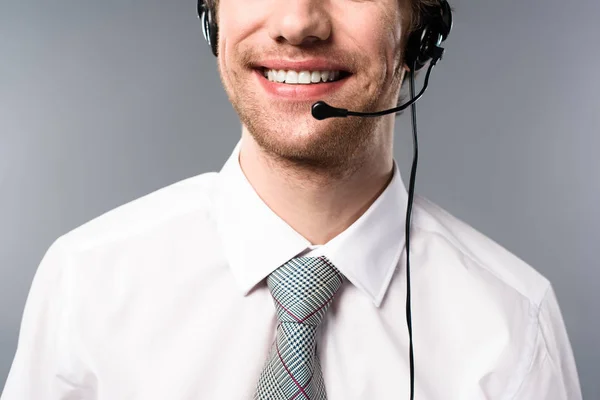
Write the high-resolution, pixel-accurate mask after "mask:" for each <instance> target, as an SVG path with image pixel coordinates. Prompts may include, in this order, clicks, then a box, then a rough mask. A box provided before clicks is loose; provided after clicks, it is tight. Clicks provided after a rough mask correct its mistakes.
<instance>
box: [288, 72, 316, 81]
mask: <svg viewBox="0 0 600 400" xmlns="http://www.w3.org/2000/svg"><path fill="white" fill-rule="evenodd" d="M288 74H289V72H288ZM310 77H311V73H310V72H308V71H300V73H299V74H298V83H302V84H307V83H310ZM287 83H289V82H287Z"/></svg>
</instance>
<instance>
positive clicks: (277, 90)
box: [254, 70, 348, 101]
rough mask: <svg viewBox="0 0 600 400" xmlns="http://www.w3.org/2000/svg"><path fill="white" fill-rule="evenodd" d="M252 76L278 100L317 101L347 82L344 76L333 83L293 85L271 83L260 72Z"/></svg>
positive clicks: (255, 71) (257, 71)
mask: <svg viewBox="0 0 600 400" xmlns="http://www.w3.org/2000/svg"><path fill="white" fill-rule="evenodd" d="M254 74H255V75H256V77H257V78H258V81H259V83H260V85H261V86H262V87H263V88H264V89H265V91H266V92H267V93H269V94H270V95H272V96H275V97H277V98H278V99H280V100H296V101H301V100H319V99H320V98H321V97H323V96H325V95H327V94H329V93H333V92H335V91H336V90H339V89H340V88H341V87H342V86H343V85H344V84H345V83H346V81H348V76H346V77H344V78H342V79H340V80H337V81H333V82H321V83H314V84H308V85H305V84H296V85H293V84H286V83H279V82H271V81H270V80H268V79H267V78H266V77H265V76H264V75H263V73H262V71H261V70H254Z"/></svg>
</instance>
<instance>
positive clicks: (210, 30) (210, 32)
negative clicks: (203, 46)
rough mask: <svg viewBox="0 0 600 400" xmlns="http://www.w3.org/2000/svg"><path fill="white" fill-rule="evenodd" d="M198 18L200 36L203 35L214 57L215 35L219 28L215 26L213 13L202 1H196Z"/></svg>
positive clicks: (215, 50) (216, 44) (215, 49)
mask: <svg viewBox="0 0 600 400" xmlns="http://www.w3.org/2000/svg"><path fill="white" fill-rule="evenodd" d="M198 17H199V18H200V22H201V24H202V34H203V35H204V39H205V40H206V41H207V42H208V45H209V46H210V48H211V50H212V53H213V54H214V55H215V57H216V56H217V54H218V53H217V48H218V43H217V33H218V29H219V28H218V26H217V21H216V19H215V13H214V11H213V10H212V9H210V8H209V7H208V6H207V5H206V3H205V1H204V0H198Z"/></svg>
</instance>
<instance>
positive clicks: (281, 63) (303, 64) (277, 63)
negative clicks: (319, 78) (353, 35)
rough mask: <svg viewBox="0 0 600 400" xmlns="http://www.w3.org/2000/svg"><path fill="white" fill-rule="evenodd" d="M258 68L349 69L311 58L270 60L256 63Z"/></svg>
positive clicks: (301, 69)
mask: <svg viewBox="0 0 600 400" xmlns="http://www.w3.org/2000/svg"><path fill="white" fill-rule="evenodd" d="M256 67H258V68H259V67H264V68H266V69H278V70H281V69H283V70H292V71H346V72H350V71H349V70H348V67H346V66H344V65H342V64H339V63H336V62H334V61H332V60H327V59H324V58H311V59H307V60H281V59H269V60H262V61H259V62H257V63H256Z"/></svg>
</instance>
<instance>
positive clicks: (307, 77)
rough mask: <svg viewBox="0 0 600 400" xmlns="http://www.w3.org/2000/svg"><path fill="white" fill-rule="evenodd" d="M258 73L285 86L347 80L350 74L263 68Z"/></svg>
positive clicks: (337, 71)
mask: <svg viewBox="0 0 600 400" xmlns="http://www.w3.org/2000/svg"><path fill="white" fill-rule="evenodd" d="M258 71H259V72H260V73H261V74H262V75H263V76H264V77H265V78H266V79H268V80H269V81H271V82H275V83H283V84H287V85H311V84H312V85H314V84H323V83H329V82H335V81H339V80H342V79H345V78H347V77H348V76H350V75H351V74H350V73H349V72H347V71H339V70H332V71H294V70H282V69H280V70H276V69H268V68H265V67H262V68H258Z"/></svg>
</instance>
